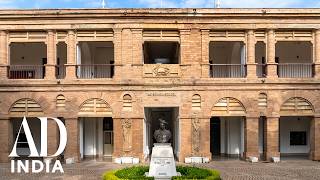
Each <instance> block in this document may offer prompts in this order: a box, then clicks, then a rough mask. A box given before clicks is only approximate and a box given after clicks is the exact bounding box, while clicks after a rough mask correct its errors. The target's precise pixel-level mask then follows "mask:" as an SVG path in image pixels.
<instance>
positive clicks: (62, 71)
mask: <svg viewBox="0 0 320 180" xmlns="http://www.w3.org/2000/svg"><path fill="white" fill-rule="evenodd" d="M65 77H66V66H65V65H57V66H56V78H57V79H64V78H65Z"/></svg>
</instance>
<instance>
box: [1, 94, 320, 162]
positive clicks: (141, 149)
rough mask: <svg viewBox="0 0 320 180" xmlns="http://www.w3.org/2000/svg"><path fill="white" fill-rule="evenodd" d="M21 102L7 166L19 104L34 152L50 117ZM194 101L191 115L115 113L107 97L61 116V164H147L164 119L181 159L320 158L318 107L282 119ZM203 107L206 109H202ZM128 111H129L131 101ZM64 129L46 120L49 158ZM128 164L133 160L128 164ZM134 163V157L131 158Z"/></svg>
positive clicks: (6, 128) (4, 156)
mask: <svg viewBox="0 0 320 180" xmlns="http://www.w3.org/2000/svg"><path fill="white" fill-rule="evenodd" d="M21 101H22V102H20V101H18V102H15V103H14V104H13V105H12V106H11V109H10V113H9V115H11V117H10V116H9V117H7V118H2V119H1V120H0V123H1V127H2V131H1V132H0V133H1V134H0V135H1V136H0V140H1V142H2V144H3V145H4V146H3V148H2V149H1V150H0V160H1V162H7V161H8V160H9V158H8V155H9V152H10V151H11V149H12V145H13V142H14V141H15V140H16V139H15V138H16V137H17V130H18V129H19V123H21V120H22V117H23V116H21V114H20V113H21V105H25V107H24V108H26V112H25V111H24V110H23V115H24V116H27V119H28V121H29V122H30V127H31V129H34V131H33V136H34V138H35V141H36V142H35V143H36V147H37V148H39V146H40V145H39V143H40V137H39V132H38V130H39V123H38V120H37V118H36V117H41V116H44V112H43V111H42V107H41V106H40V105H39V104H38V103H37V102H35V101H33V100H31V99H24V100H21ZM197 102H199V101H198V99H197V97H195V98H194V99H192V108H191V111H188V112H186V111H185V110H184V106H183V105H180V106H168V105H160V104H159V105H158V106H156V105H153V106H144V107H143V114H142V115H143V116H139V115H136V116H132V115H131V114H130V113H128V112H123V113H122V114H121V116H115V115H114V113H113V111H112V108H111V106H110V105H109V104H108V103H107V102H106V101H104V100H103V99H99V98H94V99H89V100H86V101H84V102H83V103H82V104H81V106H80V107H79V112H78V114H77V115H78V116H77V117H74V118H73V117H70V116H68V115H66V114H65V116H61V117H60V119H63V122H64V124H65V126H66V128H67V133H68V134H67V135H68V142H67V147H66V149H65V151H64V153H63V154H62V155H61V157H58V158H61V159H64V160H66V159H68V158H72V159H74V161H75V162H79V161H83V160H88V159H97V160H112V161H116V159H117V158H128V157H129V158H133V159H136V160H138V162H148V161H149V158H150V155H151V153H152V152H151V151H152V146H153V144H154V143H155V139H154V137H153V132H154V131H155V130H156V129H158V128H159V121H158V119H159V118H160V117H161V118H164V119H165V120H166V121H167V127H166V128H167V129H168V130H170V131H171V133H172V138H171V139H170V143H171V145H172V147H173V151H174V155H175V157H176V160H177V161H179V162H185V161H186V158H192V157H200V158H202V159H203V161H205V160H204V159H206V160H209V161H210V160H213V161H215V160H221V159H223V158H224V157H228V158H238V159H243V160H248V159H250V158H251V157H256V158H258V159H259V160H260V161H272V160H273V159H274V158H280V159H282V158H286V157H290V156H299V157H305V158H306V159H311V160H320V154H319V153H320V147H319V143H317V142H319V140H320V135H319V129H320V118H319V117H317V116H315V115H314V107H313V105H312V104H310V103H309V102H308V101H307V100H305V99H303V98H300V97H297V98H293V99H292V98H291V99H288V100H287V101H285V102H284V103H283V104H282V106H281V107H280V112H279V114H278V116H270V115H268V114H265V115H263V116H253V115H252V114H250V113H249V112H248V110H247V109H246V108H245V106H244V105H243V103H242V102H240V101H239V100H238V99H236V98H231V97H225V98H221V99H219V100H218V101H217V102H216V103H215V104H214V106H213V107H212V109H211V111H210V114H205V113H203V112H202V111H201V108H199V104H197ZM200 102H201V101H200ZM200 107H201V106H200ZM125 108H127V109H130V108H132V107H130V104H129V103H127V104H126V106H125ZM58 141H59V138H58V131H57V126H56V125H55V123H54V122H49V123H48V153H49V154H50V153H51V154H52V153H54V152H55V151H56V149H57V146H58ZM18 144H19V152H21V153H22V154H23V155H25V156H27V155H28V146H27V144H26V141H25V138H23V136H21V137H19V138H18ZM129 161H130V160H129ZM132 161H133V160H132Z"/></svg>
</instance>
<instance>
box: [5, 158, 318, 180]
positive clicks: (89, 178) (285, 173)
mask: <svg viewBox="0 0 320 180" xmlns="http://www.w3.org/2000/svg"><path fill="white" fill-rule="evenodd" d="M9 166H10V165H9V164H0V179H1V180H2V179H3V180H6V179H13V180H14V179H17V180H18V179H19V180H20V179H26V180H27V179H28V180H31V179H45V180H51V179H52V180H59V179H68V180H82V179H83V180H93V179H101V175H102V174H103V172H104V171H106V170H111V169H117V168H121V167H124V166H123V165H117V164H114V163H110V162H96V161H86V162H83V163H79V164H74V165H65V166H64V171H65V174H64V175H61V174H55V175H52V174H50V175H48V174H44V173H41V174H36V175H30V174H11V173H10V168H9ZM198 166H201V167H207V168H214V169H217V170H219V171H220V172H221V175H222V178H223V179H224V180H242V179H249V180H256V179H257V180H258V179H259V180H260V179H262V180H277V179H279V180H300V179H301V180H302V179H303V180H316V179H319V180H320V162H314V161H309V160H283V161H282V162H281V163H277V164H275V163H262V162H260V163H255V164H251V163H248V162H243V161H239V160H226V161H214V162H211V163H209V164H203V165H198Z"/></svg>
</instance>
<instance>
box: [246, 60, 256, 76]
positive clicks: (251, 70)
mask: <svg viewBox="0 0 320 180" xmlns="http://www.w3.org/2000/svg"><path fill="white" fill-rule="evenodd" d="M247 78H248V79H257V78H258V77H257V64H255V63H254V64H247Z"/></svg>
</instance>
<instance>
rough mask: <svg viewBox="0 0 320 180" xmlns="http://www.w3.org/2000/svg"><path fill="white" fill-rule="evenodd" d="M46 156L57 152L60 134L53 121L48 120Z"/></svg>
mask: <svg viewBox="0 0 320 180" xmlns="http://www.w3.org/2000/svg"><path fill="white" fill-rule="evenodd" d="M47 136H48V155H49V156H50V155H53V154H54V153H56V152H57V150H58V142H59V137H60V134H59V133H58V125H57V123H56V122H55V121H54V120H53V119H48V131H47Z"/></svg>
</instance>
